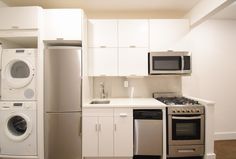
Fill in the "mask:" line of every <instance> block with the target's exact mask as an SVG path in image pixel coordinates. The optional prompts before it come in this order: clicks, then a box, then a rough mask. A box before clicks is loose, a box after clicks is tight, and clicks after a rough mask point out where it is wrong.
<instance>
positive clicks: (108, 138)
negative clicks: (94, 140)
mask: <svg viewBox="0 0 236 159" xmlns="http://www.w3.org/2000/svg"><path fill="white" fill-rule="evenodd" d="M98 120H99V126H98V134H99V135H98V136H99V137H98V141H99V143H98V150H99V151H98V156H103V157H109V156H113V117H99V118H98Z"/></svg>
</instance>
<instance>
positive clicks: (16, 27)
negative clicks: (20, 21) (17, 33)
mask: <svg viewBox="0 0 236 159" xmlns="http://www.w3.org/2000/svg"><path fill="white" fill-rule="evenodd" d="M11 28H12V29H19V27H18V26H12V27H11Z"/></svg>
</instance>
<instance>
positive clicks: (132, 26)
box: [118, 20, 149, 48]
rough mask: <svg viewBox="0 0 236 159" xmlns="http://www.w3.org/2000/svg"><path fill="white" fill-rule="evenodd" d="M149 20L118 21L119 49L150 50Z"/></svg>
mask: <svg viewBox="0 0 236 159" xmlns="http://www.w3.org/2000/svg"><path fill="white" fill-rule="evenodd" d="M148 23H149V22H148V20H118V43H119V47H130V48H133V47H144V48H148V34H149V32H148V29H149V27H148V26H149V25H148Z"/></svg>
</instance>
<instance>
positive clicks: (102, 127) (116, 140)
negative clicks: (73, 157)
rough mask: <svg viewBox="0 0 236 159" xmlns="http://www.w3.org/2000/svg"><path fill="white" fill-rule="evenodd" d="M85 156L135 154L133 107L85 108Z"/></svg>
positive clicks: (83, 146)
mask: <svg viewBox="0 0 236 159" xmlns="http://www.w3.org/2000/svg"><path fill="white" fill-rule="evenodd" d="M82 144H83V145H82V149H83V157H131V156H133V117H132V109H128V108H127V109H104V110H102V108H101V109H85V110H83V143H82Z"/></svg>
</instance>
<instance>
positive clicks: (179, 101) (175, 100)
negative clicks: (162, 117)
mask: <svg viewBox="0 0 236 159" xmlns="http://www.w3.org/2000/svg"><path fill="white" fill-rule="evenodd" d="M156 99H157V100H159V101H161V102H162V103H165V104H166V105H199V102H198V101H195V100H192V99H188V98H185V97H157V98H156Z"/></svg>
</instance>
